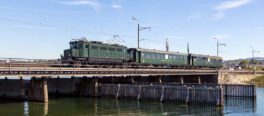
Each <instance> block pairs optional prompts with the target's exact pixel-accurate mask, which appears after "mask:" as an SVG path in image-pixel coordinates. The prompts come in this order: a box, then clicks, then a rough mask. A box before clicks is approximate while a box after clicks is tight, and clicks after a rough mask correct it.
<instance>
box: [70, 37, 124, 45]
mask: <svg viewBox="0 0 264 116" xmlns="http://www.w3.org/2000/svg"><path fill="white" fill-rule="evenodd" d="M72 42H82V43H89V44H99V45H108V46H115V47H126V46H123V45H120V44H108V43H104V42H101V41H88V40H87V39H86V38H81V39H73V40H71V41H70V43H72Z"/></svg>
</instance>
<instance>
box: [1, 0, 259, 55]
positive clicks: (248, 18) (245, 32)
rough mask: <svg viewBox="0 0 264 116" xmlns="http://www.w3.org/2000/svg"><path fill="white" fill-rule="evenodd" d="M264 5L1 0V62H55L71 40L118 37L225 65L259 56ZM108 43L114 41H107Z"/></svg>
mask: <svg viewBox="0 0 264 116" xmlns="http://www.w3.org/2000/svg"><path fill="white" fill-rule="evenodd" d="M263 4H264V0H1V1H0V14H1V15H0V40H1V44H0V49H1V50H0V57H19V58H45V59H53V58H59V56H60V54H62V52H63V50H64V49H66V48H68V47H69V45H68V42H69V41H70V40H71V39H75V38H81V37H87V39H88V40H98V41H104V42H107V41H109V40H110V41H111V40H113V35H119V39H120V40H124V41H125V43H124V44H125V45H127V46H128V47H136V46H137V43H136V42H137V32H136V29H137V22H136V21H135V20H132V17H136V18H137V20H138V21H139V23H140V24H141V25H142V26H150V27H151V31H149V30H143V31H141V38H142V39H145V40H144V41H141V47H142V48H149V49H161V50H165V39H166V38H168V40H169V43H170V51H179V52H186V44H187V42H189V44H190V51H191V52H192V53H199V54H208V55H216V40H214V39H212V38H213V37H216V38H218V40H219V41H220V42H221V43H225V44H227V46H225V47H223V46H221V47H220V56H222V57H223V58H224V59H225V60H227V59H236V58H246V57H251V48H250V47H249V46H254V48H255V49H256V50H258V51H261V52H260V53H256V56H259V57H264V46H263V43H264V13H263V11H264V7H263ZM112 42H113V41H112Z"/></svg>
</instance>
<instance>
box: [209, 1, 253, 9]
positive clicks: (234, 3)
mask: <svg viewBox="0 0 264 116" xmlns="http://www.w3.org/2000/svg"><path fill="white" fill-rule="evenodd" d="M250 2H251V0H231V1H226V2H223V3H221V4H219V5H217V6H215V7H214V9H216V10H228V9H233V8H238V7H241V6H243V5H246V4H248V3H250Z"/></svg>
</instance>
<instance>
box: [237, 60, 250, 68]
mask: <svg viewBox="0 0 264 116" xmlns="http://www.w3.org/2000/svg"><path fill="white" fill-rule="evenodd" d="M248 65H249V61H248V60H241V61H240V63H239V66H241V67H242V68H247V66H248Z"/></svg>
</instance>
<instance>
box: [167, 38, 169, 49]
mask: <svg viewBox="0 0 264 116" xmlns="http://www.w3.org/2000/svg"><path fill="white" fill-rule="evenodd" d="M168 51H169V40H168V38H167V39H166V52H168Z"/></svg>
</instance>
